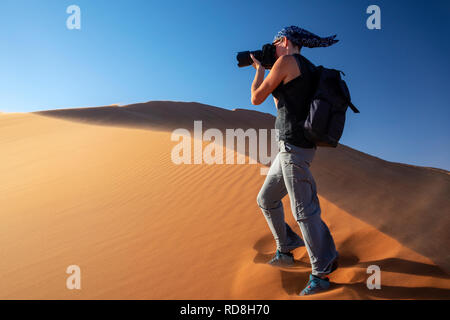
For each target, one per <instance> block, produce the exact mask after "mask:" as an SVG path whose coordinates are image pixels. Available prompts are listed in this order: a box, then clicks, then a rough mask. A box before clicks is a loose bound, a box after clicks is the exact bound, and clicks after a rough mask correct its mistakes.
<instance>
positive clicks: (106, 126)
mask: <svg viewBox="0 0 450 320" xmlns="http://www.w3.org/2000/svg"><path fill="white" fill-rule="evenodd" d="M116 108H119V107H116ZM120 108H124V107H120ZM197 108H200V107H197ZM79 110H80V111H78V112H79V117H80V118H81V119H80V118H79V119H76V120H77V121H69V120H67V119H64V117H59V118H55V117H47V116H43V115H39V114H33V113H2V114H1V115H0V150H1V154H0V179H1V183H0V219H1V220H0V243H1V249H0V250H1V256H0V298H1V299H308V298H309V299H311V298H312V299H386V298H387V299H429V298H437V299H449V298H450V278H449V276H448V274H447V273H446V272H445V271H444V270H445V266H442V265H436V263H435V262H433V260H432V259H430V257H426V256H424V255H421V254H419V253H417V252H415V251H413V250H412V249H409V248H408V246H405V244H402V243H400V242H399V241H398V240H396V239H395V238H393V237H391V236H389V235H387V234H385V233H383V232H381V231H379V230H378V229H377V228H376V227H374V226H372V225H370V224H368V223H367V222H364V221H363V220H361V219H359V218H357V217H355V215H354V214H350V213H349V212H347V211H345V210H344V209H342V208H340V207H338V206H337V205H335V204H334V203H332V202H330V201H328V200H327V199H326V198H324V197H323V196H322V195H321V194H320V190H321V186H320V184H319V183H318V189H319V199H320V203H321V207H322V217H323V219H324V221H325V222H326V223H327V225H328V226H329V228H330V230H331V232H332V234H333V236H334V239H335V242H336V246H337V249H338V251H339V253H340V256H341V261H340V268H339V269H338V270H336V271H335V272H334V273H333V274H332V275H331V276H330V279H331V281H332V283H333V284H332V288H331V290H330V291H328V292H326V293H322V294H318V295H315V296H311V297H308V298H304V297H299V296H297V293H298V292H299V291H300V290H301V289H302V288H303V286H304V285H305V283H306V282H307V278H308V274H309V272H310V265H309V259H308V255H307V253H306V249H305V248H304V247H302V248H298V249H296V250H295V251H294V256H295V259H296V260H298V262H297V264H296V266H295V267H294V268H290V269H277V268H273V267H270V266H268V265H266V264H265V262H266V261H268V260H269V259H270V257H271V256H272V255H273V253H274V250H275V245H274V241H273V238H272V235H271V233H270V230H269V228H268V227H267V224H266V222H265V220H264V218H263V216H262V213H261V211H260V209H259V208H258V206H257V204H256V196H257V194H258V192H259V189H260V187H261V186H262V183H263V181H264V179H265V176H263V175H261V174H260V168H262V167H264V166H263V165H261V164H248V160H247V162H246V163H247V164H241V165H237V164H236V165H226V164H223V165H207V164H201V165H193V164H192V165H175V164H173V163H172V161H171V150H172V148H173V147H174V146H175V145H176V144H177V142H174V141H171V140H170V134H171V132H170V130H172V127H171V126H168V127H167V130H163V127H164V117H161V118H160V120H159V127H158V128H157V129H151V128H143V127H139V128H136V127H135V128H132V125H130V124H132V122H128V123H127V126H128V127H125V126H117V125H116V124H115V123H112V122H111V123H109V122H108V121H106V122H103V123H102V125H96V124H94V123H90V122H92V120H93V119H89V118H86V119H84V120H85V121H84V122H80V121H83V119H82V118H83V112H82V109H79ZM229 112H235V113H236V112H237V111H229ZM249 112H250V113H251V112H252V111H249ZM175 114H176V113H175ZM201 114H202V112H199V114H198V115H199V118H198V119H199V120H200V119H202V118H201ZM84 116H86V117H88V116H89V114H88V113H85V114H84ZM136 116H139V115H138V114H137V115H136ZM172 117H176V115H175V116H172ZM111 119H112V118H111ZM94 120H95V119H94ZM228 120H229V119H228ZM228 120H227V118H226V117H222V118H221V119H220V121H219V122H220V123H222V124H223V125H224V126H226V125H229V126H230V128H233V124H231V123H227V122H226V121H228ZM111 121H112V120H111ZM182 121H184V120H183V119H182V118H181V116H180V123H181V122H182ZM249 121H254V119H253V118H252V117H249ZM94 122H95V121H94ZM175 123H176V122H175ZM253 125H254V126H256V127H257V126H258V123H256V124H255V123H253ZM180 127H183V125H180ZM204 144H205V145H207V144H209V142H208V143H204ZM228 152H229V151H228ZM231 152H233V151H231ZM367 157H370V156H367ZM322 160H323V159H322ZM362 165H364V162H363V164H362ZM315 166H316V167H315ZM312 170H313V174H314V172H315V170H318V167H317V165H316V164H313V166H312ZM440 174H442V175H447V177H448V174H446V173H440ZM336 175H339V172H338V173H336ZM337 178H339V177H337ZM447 179H448V178H447ZM447 187H448V186H447ZM372 188H373V191H374V192H376V188H379V186H377V185H373V186H372ZM393 198H395V194H394V195H393ZM359 201H361V202H364V201H365V199H360V200H359ZM283 203H284V205H285V210H286V216H287V219H288V220H287V221H288V223H289V224H290V225H291V226H292V228H293V229H294V230H295V231H297V232H298V233H299V232H300V230H299V228H298V226H297V225H296V222H295V221H294V219H293V217H292V214H291V211H290V205H289V199H288V197H285V198H284V200H283ZM447 210H448V209H447ZM447 213H448V212H447ZM395 214H396V215H402V214H406V213H403V212H399V211H397V212H395ZM442 214H444V212H442ZM445 221H447V222H448V220H445ZM445 221H443V222H442V223H444V222H445ZM447 227H448V224H447ZM405 228H407V227H405ZM424 228H426V227H425V226H424ZM414 237H421V235H420V234H415V235H414ZM421 241H427V239H426V238H423V239H422V238H421ZM429 241H432V240H431V239H430V240H429ZM447 244H448V242H447ZM442 250H443V251H442V254H443V255H447V256H448V246H447V247H444V248H442ZM73 264H75V265H78V266H80V268H81V286H82V288H81V290H68V289H66V279H67V277H68V276H69V275H68V274H66V268H67V267H68V266H69V265H73ZM372 264H375V265H378V266H380V268H381V285H382V289H381V290H369V289H368V288H367V287H366V279H367V278H368V277H369V276H370V275H369V274H367V273H366V268H367V266H369V265H372Z"/></svg>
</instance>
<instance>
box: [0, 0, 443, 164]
mask: <svg viewBox="0 0 450 320" xmlns="http://www.w3.org/2000/svg"><path fill="white" fill-rule="evenodd" d="M72 4H75V5H78V6H79V7H80V9H81V30H69V29H67V27H66V20H67V18H68V17H69V14H67V13H66V9H67V7H68V6H69V5H72ZM372 4H376V5H378V6H379V7H380V9H381V30H369V29H368V28H367V27H366V20H367V18H368V17H369V14H367V13H366V9H367V7H368V6H369V5H372ZM0 23H1V28H0V40H1V44H2V46H1V48H2V50H0V70H1V75H2V76H1V77H0V111H4V112H28V111H36V110H48V109H58V108H75V107H88V106H102V105H109V104H114V103H119V104H130V103H137V102H145V101H150V100H173V101H197V102H201V103H205V104H210V105H214V106H218V107H222V108H227V109H234V108H246V109H254V110H260V111H262V112H269V113H271V114H273V115H276V109H275V106H274V103H273V99H272V98H271V97H269V98H268V99H267V100H266V101H265V102H264V103H263V104H262V105H259V106H253V105H252V104H251V103H250V85H251V82H252V80H253V76H254V69H253V68H252V67H247V68H238V67H237V65H236V63H237V61H236V53H237V52H238V51H244V50H256V49H259V48H261V46H262V45H263V44H264V43H267V42H271V41H272V39H273V36H274V35H275V34H276V33H277V32H278V31H279V30H280V29H281V28H283V27H285V26H289V25H297V26H300V27H302V28H305V29H307V30H309V31H311V32H314V33H316V34H318V35H320V36H329V35H333V34H337V39H339V40H340V42H339V43H337V44H335V45H333V46H331V47H328V48H314V49H309V48H304V49H302V54H303V55H304V56H306V57H307V58H308V59H310V60H311V61H312V62H313V63H315V64H317V65H325V66H327V67H332V68H337V69H342V70H344V72H345V73H346V77H345V80H346V81H347V84H348V86H349V88H350V92H351V95H352V100H353V102H354V104H355V105H356V106H357V107H358V109H359V110H360V111H361V113H360V114H353V112H351V110H349V111H348V112H347V123H346V127H345V130H344V134H343V136H342V139H341V141H340V142H341V143H343V144H345V145H348V146H350V147H352V148H355V149H358V150H360V151H362V152H366V153H368V154H371V155H374V156H376V157H379V158H382V159H385V160H388V161H394V162H402V163H409V164H414V165H420V166H430V167H437V168H443V169H446V170H450V151H449V150H450V148H449V141H450V129H449V125H448V122H449V120H450V109H449V107H450V103H449V99H450V98H449V93H450V85H449V80H448V79H449V74H450V62H449V57H450V41H449V38H450V37H449V32H450V2H449V1H446V0H442V1H438V0H434V1H427V2H425V1H404V0H396V1H378V0H374V1H364V0H346V1H337V0H328V1H325V0H315V1H299V0H297V1H279V2H276V3H275V2H274V1H261V0H260V1H211V0H209V1H196V0H190V1H151V0H127V1H125V0H114V1H106V0H71V1H65V0H40V1H29V0H26V1H25V0H1V2H0Z"/></svg>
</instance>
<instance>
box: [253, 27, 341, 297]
mask: <svg viewBox="0 0 450 320" xmlns="http://www.w3.org/2000/svg"><path fill="white" fill-rule="evenodd" d="M335 37H336V36H332V37H328V38H320V37H318V36H316V35H314V34H312V33H310V32H308V31H306V30H304V29H301V28H298V27H296V26H290V27H286V28H284V29H283V30H281V31H280V32H278V34H277V35H276V36H275V39H274V41H273V45H275V46H276V56H277V60H276V61H275V63H274V65H273V67H272V69H271V70H270V72H269V74H268V76H267V77H266V78H265V79H264V73H265V69H264V67H262V65H261V63H260V62H259V61H258V60H257V59H256V58H255V57H254V56H253V55H251V57H252V59H253V62H254V63H253V67H254V68H255V69H256V75H255V79H254V81H253V83H252V88H251V93H252V97H251V101H252V104H254V105H259V104H261V103H262V102H263V101H264V100H265V99H266V98H267V97H268V95H269V94H271V93H272V95H273V97H274V101H275V105H276V107H277V118H276V121H275V128H276V130H277V140H278V147H279V152H278V154H277V156H276V157H275V159H274V161H273V163H272V165H271V166H270V169H269V172H268V175H267V177H266V180H265V181H264V184H263V186H262V188H261V190H260V192H259V194H258V197H257V203H258V206H259V207H260V208H261V210H262V212H263V214H264V217H265V218H266V220H267V223H268V225H269V228H270V230H271V231H272V234H273V236H274V238H275V242H276V244H277V251H276V254H275V256H274V257H273V259H272V260H271V261H269V264H271V265H273V266H290V265H293V263H294V258H293V255H292V253H290V251H291V250H293V249H295V248H297V247H300V246H302V245H305V246H306V249H307V252H308V255H309V258H310V261H311V266H312V272H311V275H310V277H309V282H308V284H307V285H306V287H305V289H303V290H302V292H301V293H300V295H309V294H314V293H317V292H321V291H324V290H327V289H328V288H329V286H330V282H329V279H328V277H327V275H328V274H330V273H331V272H333V271H334V270H335V269H336V268H337V259H338V252H337V251H336V248H335V245H334V241H333V238H332V236H331V234H330V231H329V229H328V227H327V225H326V224H325V223H324V222H323V221H322V219H321V217H320V215H321V209H320V204H319V199H318V197H317V189H316V183H315V180H314V178H313V176H312V174H311V171H310V169H309V167H310V165H311V162H312V160H313V159H314V156H315V152H316V149H317V146H316V145H315V144H314V143H313V142H311V141H308V140H307V139H306V138H305V136H304V134H303V130H302V126H301V121H302V120H305V119H306V117H307V115H308V112H309V102H310V99H311V98H312V95H313V92H314V83H315V81H314V68H315V67H314V65H313V64H312V63H311V62H310V61H309V60H307V59H306V58H305V57H303V56H302V55H300V50H301V48H302V47H303V46H307V47H310V48H313V47H326V46H329V45H332V44H334V43H336V42H337V41H338V40H334V38H335ZM286 194H289V199H290V203H291V209H292V211H293V214H294V217H295V219H296V221H297V222H298V225H299V226H300V230H301V232H302V235H303V239H304V242H303V240H302V239H301V238H300V237H299V236H298V235H297V234H296V233H295V232H294V231H292V230H291V229H290V228H289V226H288V225H287V224H286V223H285V220H284V210H283V204H282V202H281V199H283V198H284V196H285V195H286Z"/></svg>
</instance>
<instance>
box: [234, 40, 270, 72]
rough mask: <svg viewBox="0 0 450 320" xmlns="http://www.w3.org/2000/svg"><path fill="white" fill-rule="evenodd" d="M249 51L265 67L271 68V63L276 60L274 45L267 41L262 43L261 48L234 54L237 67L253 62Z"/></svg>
mask: <svg viewBox="0 0 450 320" xmlns="http://www.w3.org/2000/svg"><path fill="white" fill-rule="evenodd" d="M250 53H251V54H253V56H254V57H255V58H256V59H257V60H259V61H261V65H262V66H263V67H264V68H266V69H272V66H273V64H274V63H275V61H276V60H277V56H276V47H275V46H274V45H273V44H271V43H267V44H265V45H263V47H262V50H256V51H241V52H238V54H237V56H236V59H237V61H238V67H240V68H241V67H247V66H251V65H252V64H253V60H252V57H250Z"/></svg>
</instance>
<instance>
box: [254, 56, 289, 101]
mask: <svg viewBox="0 0 450 320" xmlns="http://www.w3.org/2000/svg"><path fill="white" fill-rule="evenodd" d="M250 56H251V58H252V59H253V62H254V63H253V64H252V66H253V67H254V68H255V69H256V74H255V78H254V80H253V83H252V90H251V91H252V98H251V100H252V104H253V105H259V104H261V103H263V102H264V100H266V98H267V97H268V96H269V94H271V93H272V92H273V90H275V88H276V87H278V85H279V84H280V83H281V81H283V80H284V78H285V77H286V74H287V67H286V64H287V63H288V61H287V56H281V57H280V58H278V59H277V61H275V63H274V65H273V67H272V69H271V70H270V72H269V75H268V76H267V77H266V78H265V79H264V73H265V71H266V70H265V69H264V67H263V66H262V65H261V62H259V61H258V60H257V59H256V58H255V57H254V56H253V55H252V54H251V55H250Z"/></svg>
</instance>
